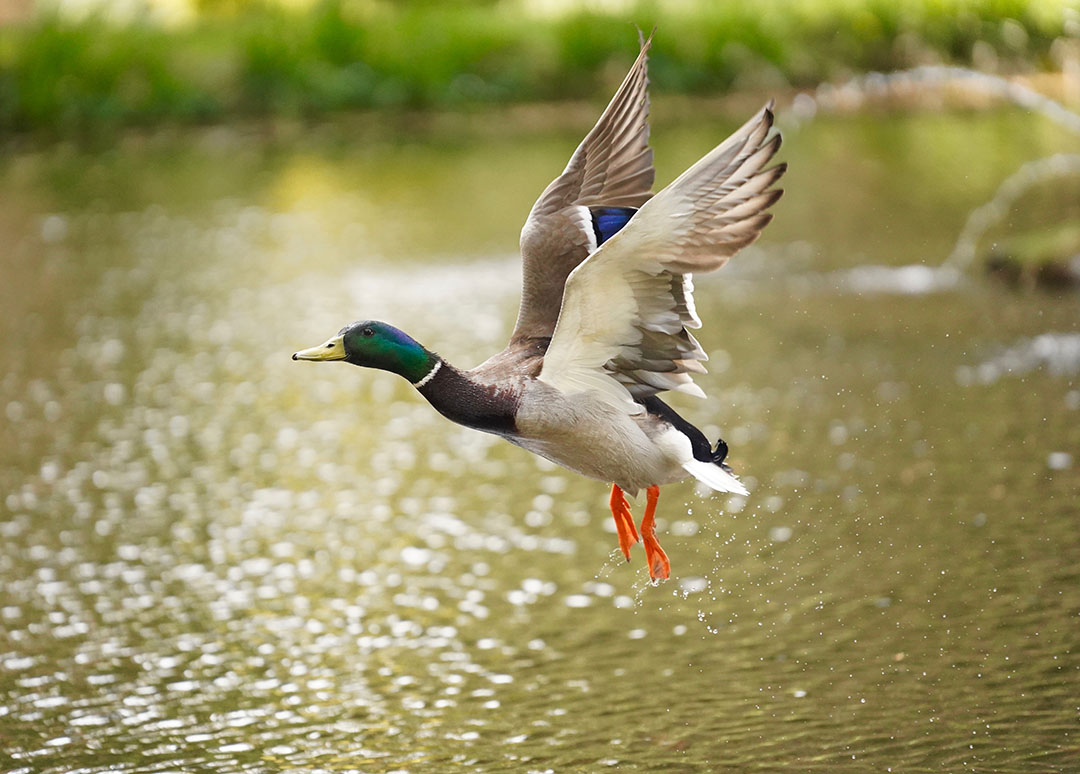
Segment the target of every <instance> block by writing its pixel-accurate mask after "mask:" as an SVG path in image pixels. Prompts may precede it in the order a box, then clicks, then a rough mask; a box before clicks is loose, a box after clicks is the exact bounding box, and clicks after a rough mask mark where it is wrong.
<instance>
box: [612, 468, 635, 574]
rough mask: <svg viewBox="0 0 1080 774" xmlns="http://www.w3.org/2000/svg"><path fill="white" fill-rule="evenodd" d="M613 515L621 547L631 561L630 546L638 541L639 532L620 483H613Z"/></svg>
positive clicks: (624, 554) (627, 559)
mask: <svg viewBox="0 0 1080 774" xmlns="http://www.w3.org/2000/svg"><path fill="white" fill-rule="evenodd" d="M611 515H612V516H614V517H615V529H616V530H618V532H619V549H620V550H621V551H622V552H623V556H625V557H626V561H628V562H629V561H630V546H632V545H634V543H636V542H638V532H637V530H636V529H635V528H634V517H633V516H632V515H631V514H630V506H629V505H627V503H626V496H625V495H624V494H623V490H621V489H619V485H618V484H612V485H611Z"/></svg>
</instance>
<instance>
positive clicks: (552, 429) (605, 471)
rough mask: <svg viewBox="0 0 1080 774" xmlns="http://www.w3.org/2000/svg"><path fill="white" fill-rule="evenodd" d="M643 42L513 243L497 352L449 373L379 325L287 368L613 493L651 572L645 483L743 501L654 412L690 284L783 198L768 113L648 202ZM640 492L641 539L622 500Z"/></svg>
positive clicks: (664, 416)
mask: <svg viewBox="0 0 1080 774" xmlns="http://www.w3.org/2000/svg"><path fill="white" fill-rule="evenodd" d="M650 44H651V37H650V39H649V40H647V41H645V42H644V43H643V44H642V47H641V53H640V54H639V55H638V57H637V60H636V61H635V62H634V65H633V67H631V69H630V72H629V73H628V74H627V76H626V78H625V80H623V82H622V85H620V86H619V89H618V91H616V93H615V96H614V97H613V98H612V100H611V102H610V104H608V106H607V108H606V109H605V110H604V112H603V114H602V115H601V116H600V119H599V120H598V121H597V122H596V126H594V127H593V128H592V130H591V131H590V132H589V133H588V134H587V135H586V136H585V139H584V140H583V141H582V142H581V144H580V145H579V146H578V148H577V150H576V151H574V154H573V155H572V156H571V157H570V161H569V163H568V164H567V165H566V169H564V170H563V172H562V174H561V175H559V176H558V177H557V178H555V180H554V181H553V182H552V183H551V184H550V185H549V186H548V187H547V188H546V189H545V190H544V192H543V193H542V194H541V195H540V198H539V199H537V201H536V204H534V205H533V208H532V211H531V212H530V213H529V217H528V219H527V220H526V221H525V226H524V228H522V231H521V255H522V261H523V262H522V295H521V306H520V309H519V312H518V317H517V323H516V325H515V326H514V331H513V333H512V335H511V337H510V342H509V344H507V346H506V348H505V349H504V350H503V351H502V352H500V353H498V354H496V355H494V356H493V357H491V358H489V359H488V360H487V361H485V362H484V363H482V364H480V365H479V366H477V367H475V368H472V369H470V370H461V369H458V368H456V367H454V366H453V365H451V364H450V363H448V362H446V361H445V360H444V359H442V358H441V357H439V355H437V354H436V353H434V352H432V351H431V350H428V349H427V348H425V347H424V346H423V345H421V344H419V343H418V342H416V341H415V340H413V339H412V338H411V337H409V336H408V335H407V334H405V333H403V332H402V331H400V330H398V329H397V328H395V327H393V326H391V325H388V324H386V323H384V322H378V321H373V320H364V321H360V322H355V323H353V324H351V325H348V326H346V327H344V328H342V329H341V330H340V331H339V332H338V333H337V335H336V336H334V337H332V338H331V339H329V340H328V341H326V342H325V343H323V344H320V345H319V346H317V347H312V348H311V349H305V350H301V351H300V352H297V353H295V354H294V355H293V356H292V357H293V360H313V361H329V360H341V361H344V362H346V363H352V364H353V365H358V366H365V367H367V368H379V369H383V370H386V371H391V372H393V373H396V374H399V375H400V376H403V377H404V378H405V379H407V380H408V381H409V382H411V383H412V385H413V387H415V388H416V389H417V391H418V392H419V393H420V394H421V395H422V396H423V397H424V398H425V399H426V400H427V401H428V402H429V403H431V405H432V406H434V408H435V409H436V410H437V411H438V412H439V413H441V414H442V415H443V416H445V417H447V418H448V419H451V420H453V421H454V422H457V423H459V424H462V425H465V426H467V427H471V428H475V429H476V430H481V431H484V432H488V433H494V434H496V435H500V436H502V437H503V438H505V439H506V440H508V441H510V442H511V443H514V444H516V445H518V446H521V447H523V448H525V449H527V450H529V451H531V452H533V453H535V454H539V455H540V456H541V457H545V458H547V459H549V460H551V461H552V462H555V463H557V464H559V465H561V466H563V467H565V468H568V469H570V470H573V471H576V472H578V473H581V474H583V475H585V476H588V477H590V478H594V479H598V480H600V481H604V482H610V483H611V500H610V505H611V513H612V515H613V516H614V518H615V525H616V527H617V532H618V539H619V548H620V549H621V550H622V553H623V554H624V555H625V556H626V559H627V561H629V560H630V548H631V546H632V545H634V544H635V543H636V542H638V540H641V541H642V542H643V543H644V547H645V557H646V562H647V566H648V570H649V576H650V577H651V578H653V579H657V578H667V577H668V576H669V574H670V567H671V565H670V562H669V561H668V557H667V555H666V554H665V553H664V550H663V549H662V548H661V547H660V543H659V542H658V540H657V538H656V534H655V531H656V527H655V513H656V504H657V500H658V498H659V496H660V486H661V485H663V484H670V483H673V482H675V481H679V480H682V479H684V478H686V477H688V476H693V477H694V478H696V479H697V480H698V481H701V482H702V483H704V484H705V485H707V486H709V487H711V488H712V489H714V490H716V491H719V492H734V493H738V494H746V489H745V488H744V487H743V485H742V484H741V483H740V482H739V480H738V479H737V478H736V477H735V476H734V475H732V472H731V469H730V468H729V467H728V466H727V465H725V464H724V458H725V456H726V454H727V445H726V444H725V443H724V442H723V441H722V440H721V441H719V442H718V444H717V446H716V448H713V447H711V446H710V445H709V442H708V441H707V440H706V438H705V436H704V434H703V433H702V432H701V431H700V430H698V429H697V428H696V427H694V426H693V425H692V424H690V423H689V422H687V421H686V420H685V419H683V418H682V417H680V416H679V415H678V414H677V413H675V411H674V410H673V409H672V408H671V407H670V406H668V405H667V404H666V403H664V402H663V401H662V400H661V399H660V398H659V397H658V395H659V393H661V392H664V391H667V390H671V391H674V392H682V393H686V394H689V395H696V396H698V397H700V398H704V397H705V393H704V392H702V390H701V388H700V387H698V386H697V384H695V383H694V381H693V378H692V374H695V373H704V372H705V368H704V367H703V366H702V361H704V360H706V359H707V356H706V354H705V352H704V350H703V349H702V348H701V346H700V345H699V344H698V342H697V341H696V340H695V339H694V337H693V336H692V335H691V334H690V331H689V330H688V329H690V328H699V327H701V321H700V320H699V319H698V316H697V312H696V311H695V308H694V298H693V290H694V285H693V281H692V279H691V275H692V274H694V273H702V272H708V271H713V270H715V269H719V268H720V267H721V266H723V265H724V264H725V263H726V262H727V261H728V259H729V258H731V256H733V255H734V254H735V253H736V252H738V251H739V250H740V249H741V248H743V247H745V246H746V245H748V244H750V243H751V242H753V241H754V240H755V239H756V238H757V237H758V235H759V234H760V233H761V230H762V229H763V228H764V227H765V225H766V224H767V223H768V222H769V220H770V219H771V218H772V216H771V215H770V214H769V213H768V212H767V210H768V208H769V207H771V206H772V205H773V204H774V203H775V202H776V200H777V199H779V198H780V195H781V193H782V190H781V189H778V188H774V187H773V186H774V184H775V183H776V181H777V180H778V179H779V178H780V176H781V175H783V174H784V171H785V169H786V164H776V165H774V166H771V167H767V166H766V165H767V164H768V163H769V161H770V160H771V159H772V157H773V156H774V155H775V153H776V151H777V149H778V148H779V147H780V135H779V134H778V133H776V132H772V131H770V130H771V128H772V124H773V113H772V103H771V102H770V103H769V104H768V105H766V106H765V107H763V108H762V109H761V110H760V111H758V113H757V114H756V115H755V116H754V117H753V118H751V119H750V120H749V121H747V122H746V124H744V125H743V126H742V127H741V128H740V129H738V130H737V131H736V132H735V133H734V134H732V135H731V136H730V137H728V138H727V139H726V140H725V141H724V142H723V143H721V144H720V145H719V146H717V147H716V148H714V149H713V150H711V151H710V152H709V153H707V154H706V155H705V156H704V157H703V158H702V159H701V160H700V161H698V162H697V163H696V164H694V165H693V166H692V167H690V168H689V169H688V170H686V171H685V172H683V174H682V175H680V176H679V177H678V178H677V179H676V180H675V181H674V182H672V183H671V184H670V185H669V186H667V187H666V188H664V189H663V190H662V191H660V192H659V193H657V194H653V193H652V192H651V188H652V185H653V179H654V176H655V172H654V170H653V152H652V149H651V148H650V147H649V125H648V117H649V97H648V72H647V55H648V51H649V47H650ZM641 489H644V490H645V491H646V494H647V497H646V505H645V513H644V517H643V518H642V521H641V529H640V533H639V531H638V530H637V529H636V528H635V526H634V521H633V517H632V515H631V511H630V507H629V505H628V504H627V501H626V496H625V495H626V494H629V495H630V496H632V497H635V496H636V495H637V493H638V491H639V490H641Z"/></svg>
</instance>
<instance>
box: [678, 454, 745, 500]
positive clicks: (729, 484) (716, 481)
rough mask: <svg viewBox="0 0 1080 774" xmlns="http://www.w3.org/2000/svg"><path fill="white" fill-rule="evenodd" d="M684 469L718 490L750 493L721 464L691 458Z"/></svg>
mask: <svg viewBox="0 0 1080 774" xmlns="http://www.w3.org/2000/svg"><path fill="white" fill-rule="evenodd" d="M683 470H685V471H686V472H687V473H689V474H690V475H691V476H693V477H694V478H696V479H697V480H698V481H700V482H701V483H703V484H705V486H707V487H709V488H711V489H715V490H716V491H717V492H731V493H732V494H739V495H743V496H744V497H745V496H746V495H749V494H750V493H749V492H748V491H746V487H745V486H743V485H742V482H741V481H739V479H737V478H735V476H733V475H732V474H731V473H729V472H728V471H726V470H724V468H722V467H721V466H720V465H716V464H714V463H712V462H702V461H701V460H690V461H689V462H684V463H683Z"/></svg>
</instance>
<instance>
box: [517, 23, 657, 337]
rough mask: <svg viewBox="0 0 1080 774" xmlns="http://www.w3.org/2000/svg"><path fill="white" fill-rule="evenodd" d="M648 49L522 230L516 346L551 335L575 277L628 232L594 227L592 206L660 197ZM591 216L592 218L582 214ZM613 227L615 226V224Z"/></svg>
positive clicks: (632, 205)
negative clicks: (655, 189)
mask: <svg viewBox="0 0 1080 774" xmlns="http://www.w3.org/2000/svg"><path fill="white" fill-rule="evenodd" d="M651 43H652V37H651V36H650V38H649V39H648V40H645V41H643V42H642V45H641V51H640V53H639V54H638V58H637V60H636V61H635V62H634V64H633V66H632V67H631V68H630V71H629V72H628V73H627V75H626V78H625V79H624V80H623V82H622V84H621V85H620V86H619V88H618V90H617V91H616V92H615V96H614V97H612V99H611V102H610V103H609V104H608V106H607V107H606V108H605V109H604V112H603V113H602V114H601V115H600V118H599V119H598V120H597V122H596V125H595V126H594V127H593V128H592V130H591V131H590V132H589V133H588V134H587V135H586V136H585V139H584V140H582V142H581V144H580V145H579V146H578V147H577V149H576V150H575V151H574V153H573V155H572V156H571V157H570V161H569V163H568V164H567V165H566V168H565V169H564V170H563V172H562V174H560V175H559V176H558V177H557V178H556V179H555V180H553V181H552V182H551V184H550V185H548V187H547V188H545V189H544V192H543V193H542V194H541V195H540V198H539V199H537V200H536V203H535V204H534V205H533V208H532V210H531V211H530V213H529V217H528V219H527V220H526V221H525V225H524V227H523V228H522V230H521V255H522V293H521V308H520V310H519V312H518V319H517V323H516V325H515V326H514V332H513V334H512V335H511V338H510V341H511V345H513V344H514V343H516V342H519V341H522V340H525V339H536V338H546V337H550V336H551V334H552V331H553V330H554V329H555V322H556V320H557V319H558V316H559V306H560V304H561V302H562V296H563V287H564V285H565V283H566V278H567V276H568V275H569V274H570V272H571V271H572V270H573V269H574V268H575V267H576V266H578V265H579V264H580V263H581V262H582V261H584V260H585V258H586V257H587V256H588V255H589V254H590V253H591V252H592V251H593V250H595V249H596V247H597V245H598V244H600V243H602V242H603V241H604V240H605V239H606V238H608V237H610V236H612V234H614V233H615V232H617V231H618V230H619V228H621V227H622V224H619V227H618V228H611V229H598V230H594V224H593V221H592V216H591V214H590V213H589V208H591V207H597V208H604V209H607V210H612V209H618V208H631V209H632V208H637V207H640V206H641V205H642V204H644V203H645V202H646V201H647V200H648V199H649V197H650V196H651V195H652V193H651V190H652V184H653V180H654V178H655V175H656V173H655V170H654V169H653V153H652V149H651V148H650V147H649V94H648V86H649V74H648V52H649V47H650V45H651ZM580 210H583V211H584V212H585V218H584V221H583V220H582V218H581V216H580V215H579V214H577V212H578V211H580ZM609 225H612V226H614V225H615V224H614V222H612V223H610V224H609Z"/></svg>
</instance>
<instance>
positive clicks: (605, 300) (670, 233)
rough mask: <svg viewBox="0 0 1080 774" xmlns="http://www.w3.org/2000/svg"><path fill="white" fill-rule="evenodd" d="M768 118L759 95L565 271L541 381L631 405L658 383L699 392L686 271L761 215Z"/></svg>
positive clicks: (733, 245) (729, 245)
mask: <svg viewBox="0 0 1080 774" xmlns="http://www.w3.org/2000/svg"><path fill="white" fill-rule="evenodd" d="M772 123H773V114H772V103H771V102H770V103H769V104H768V105H767V106H765V107H764V108H762V109H761V111H759V112H758V113H757V115H755V116H754V117H753V118H751V119H750V120H749V121H748V122H747V123H746V124H744V125H743V126H742V127H741V128H740V129H739V130H738V131H736V132H735V133H734V134H733V135H732V136H731V137H729V138H728V139H727V140H725V141H724V142H723V143H722V144H721V145H719V146H718V147H716V148H714V149H713V150H712V151H711V152H710V153H709V154H708V155H706V156H705V157H704V158H703V159H701V160H700V161H698V162H697V163H696V164H694V166H692V167H690V169H688V170H686V172H684V173H683V174H682V175H680V176H679V178H678V179H676V180H675V181H674V182H673V183H672V184H671V185H669V186H668V187H667V188H665V189H664V190H663V191H661V192H660V193H658V194H656V196H654V197H653V198H652V199H650V200H649V201H648V202H647V203H646V204H644V205H643V206H642V207H641V209H640V210H638V212H637V214H635V215H634V216H633V218H631V219H630V221H629V223H627V224H626V226H624V227H623V228H622V230H621V231H619V232H618V233H617V234H615V235H614V236H612V237H611V239H609V240H608V241H607V242H605V243H604V244H603V245H602V246H601V247H600V248H599V249H598V250H597V251H596V252H595V253H593V254H592V255H590V256H589V258H588V260H586V261H585V262H584V263H582V264H581V265H580V266H578V267H577V269H575V270H574V271H573V273H572V274H571V275H570V277H569V278H568V279H567V282H566V289H565V292H564V293H563V300H562V309H561V312H560V315H559V320H558V324H557V325H556V327H555V333H554V335H553V337H552V339H551V344H550V346H549V347H548V350H547V354H546V355H545V356H544V364H543V368H542V370H541V372H540V377H539V378H540V379H541V380H542V381H544V382H547V383H548V384H550V385H552V386H554V387H556V388H558V389H559V390H561V391H563V392H578V391H582V390H589V391H595V392H596V393H598V394H600V395H603V396H605V397H606V398H607V399H608V400H609V402H611V403H613V404H614V405H617V406H620V407H623V408H625V409H626V410H627V411H629V412H631V413H639V412H640V411H642V410H643V409H642V406H641V405H640V404H639V403H636V402H635V400H634V399H635V398H643V397H647V396H649V395H655V394H656V393H658V392H661V391H663V390H678V391H680V392H685V393H689V394H691V395H699V396H701V397H704V393H703V392H702V391H701V389H700V388H699V387H698V386H697V385H696V384H694V382H693V379H692V378H691V376H690V374H691V373H694V372H698V373H703V372H704V371H705V369H704V367H703V366H702V365H701V361H703V360H705V359H706V355H705V352H704V351H703V350H702V349H701V346H700V345H699V344H698V343H697V341H696V340H695V339H694V337H693V336H692V335H690V332H689V331H688V330H687V328H699V327H701V321H700V320H699V319H698V316H697V313H696V312H695V310H694V299H693V289H694V286H693V282H692V280H691V272H707V271H713V270H715V269H718V268H720V267H721V266H723V265H724V264H725V263H727V261H728V259H729V258H730V257H731V256H733V255H734V254H735V253H736V252H738V251H739V250H740V249H741V248H743V247H745V246H746V245H748V244H750V243H751V242H753V241H754V240H755V239H756V238H757V237H758V235H759V234H760V233H761V230H762V229H763V228H764V227H765V224H767V223H768V222H769V220H770V219H771V218H772V215H770V214H769V213H768V212H766V211H765V210H767V209H768V208H769V207H770V206H771V205H772V204H773V203H774V202H776V200H777V199H779V198H780V195H781V194H782V193H783V191H782V190H780V189H776V188H772V187H771V186H772V185H773V184H774V183H775V182H776V181H777V180H778V179H779V178H780V176H781V175H782V174H783V173H784V171H785V169H786V168H787V165H786V164H779V165H776V166H773V167H769V168H766V167H765V165H766V164H767V163H768V162H769V160H770V159H771V158H772V157H773V155H774V154H775V153H776V151H777V149H778V148H779V147H780V135H779V134H772V135H770V133H769V130H770V128H771V127H772Z"/></svg>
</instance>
